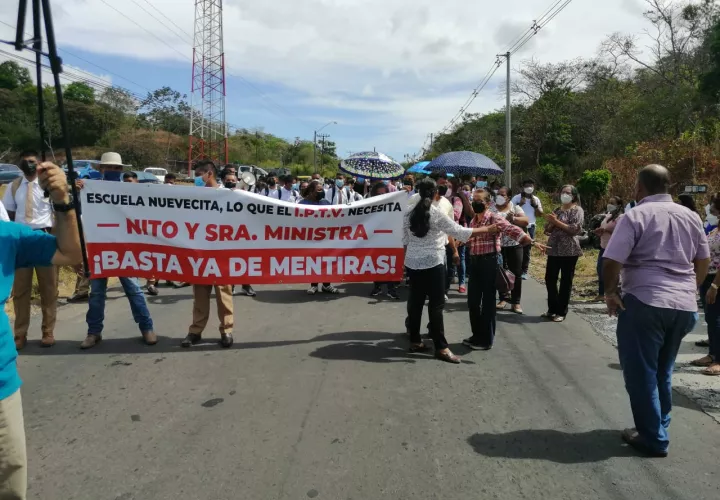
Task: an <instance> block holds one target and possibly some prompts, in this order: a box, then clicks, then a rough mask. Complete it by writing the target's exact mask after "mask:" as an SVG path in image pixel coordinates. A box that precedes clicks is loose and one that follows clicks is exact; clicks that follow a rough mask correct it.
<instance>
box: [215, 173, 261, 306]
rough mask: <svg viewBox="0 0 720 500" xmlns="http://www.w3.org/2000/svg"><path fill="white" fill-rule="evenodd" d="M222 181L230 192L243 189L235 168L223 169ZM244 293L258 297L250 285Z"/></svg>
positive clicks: (233, 291)
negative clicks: (239, 186)
mask: <svg viewBox="0 0 720 500" xmlns="http://www.w3.org/2000/svg"><path fill="white" fill-rule="evenodd" d="M220 180H221V181H222V184H223V187H224V188H225V189H229V190H230V191H242V189H240V188H238V187H237V185H238V178H237V173H236V171H235V167H233V166H225V168H223V169H222V172H220ZM232 293H233V295H235V285H233V286H232ZM242 293H243V295H247V296H248V297H255V296H256V295H257V293H256V292H255V290H254V289H253V287H251V286H250V285H243V286H242Z"/></svg>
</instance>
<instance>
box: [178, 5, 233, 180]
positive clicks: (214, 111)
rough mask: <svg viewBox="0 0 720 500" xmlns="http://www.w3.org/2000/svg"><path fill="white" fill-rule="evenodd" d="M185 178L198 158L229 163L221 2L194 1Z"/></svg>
mask: <svg viewBox="0 0 720 500" xmlns="http://www.w3.org/2000/svg"><path fill="white" fill-rule="evenodd" d="M190 91H191V99H190V103H191V107H192V109H191V115H190V141H189V143H190V144H189V148H188V175H191V174H190V171H191V169H192V168H193V164H194V163H195V162H196V161H197V160H200V159H206V158H207V159H210V160H213V161H214V162H215V163H216V164H217V165H219V164H224V163H227V162H228V139H227V122H226V121H225V51H224V50H223V22H222V0H195V36H194V43H193V65H192V84H191V89H190Z"/></svg>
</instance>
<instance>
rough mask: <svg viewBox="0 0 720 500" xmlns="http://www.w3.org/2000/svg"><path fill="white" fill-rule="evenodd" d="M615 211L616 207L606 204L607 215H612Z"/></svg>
mask: <svg viewBox="0 0 720 500" xmlns="http://www.w3.org/2000/svg"><path fill="white" fill-rule="evenodd" d="M615 210H617V205H610V204H608V206H607V211H608V213H612V212H614V211H615Z"/></svg>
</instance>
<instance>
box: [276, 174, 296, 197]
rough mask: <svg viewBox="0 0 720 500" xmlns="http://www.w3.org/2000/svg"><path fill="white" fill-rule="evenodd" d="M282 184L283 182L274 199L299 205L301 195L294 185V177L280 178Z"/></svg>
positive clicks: (285, 176)
mask: <svg viewBox="0 0 720 500" xmlns="http://www.w3.org/2000/svg"><path fill="white" fill-rule="evenodd" d="M280 182H282V185H281V186H280V187H279V188H278V190H277V192H276V194H275V196H274V198H275V199H278V200H280V201H287V202H289V203H297V199H298V198H299V197H300V193H299V192H298V190H297V187H296V186H294V185H293V176H292V175H284V176H282V177H281V178H280Z"/></svg>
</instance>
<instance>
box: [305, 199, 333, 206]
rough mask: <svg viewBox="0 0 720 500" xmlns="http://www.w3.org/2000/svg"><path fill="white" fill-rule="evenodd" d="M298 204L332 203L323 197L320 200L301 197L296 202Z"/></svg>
mask: <svg viewBox="0 0 720 500" xmlns="http://www.w3.org/2000/svg"><path fill="white" fill-rule="evenodd" d="M298 205H332V203H330V202H329V201H328V200H326V199H325V198H323V199H322V200H320V201H310V200H306V199H304V198H303V199H302V200H300V201H299V202H298Z"/></svg>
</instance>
